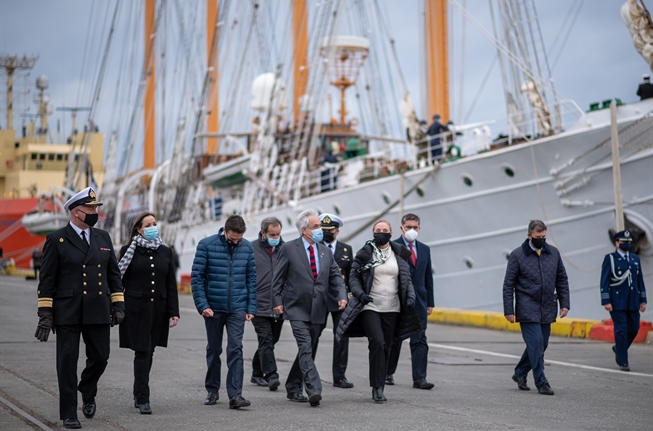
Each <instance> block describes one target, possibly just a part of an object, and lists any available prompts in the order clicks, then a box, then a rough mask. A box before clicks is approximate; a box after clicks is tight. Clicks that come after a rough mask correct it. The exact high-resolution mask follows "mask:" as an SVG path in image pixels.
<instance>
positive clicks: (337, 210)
mask: <svg viewBox="0 0 653 431" xmlns="http://www.w3.org/2000/svg"><path fill="white" fill-rule="evenodd" d="M333 211H335V213H336V215H340V205H338V204H333Z"/></svg>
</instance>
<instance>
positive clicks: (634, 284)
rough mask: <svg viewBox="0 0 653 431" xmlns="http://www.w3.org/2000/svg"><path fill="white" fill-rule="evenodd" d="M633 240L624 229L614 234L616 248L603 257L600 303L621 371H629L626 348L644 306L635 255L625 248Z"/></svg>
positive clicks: (644, 296) (628, 247)
mask: <svg viewBox="0 0 653 431" xmlns="http://www.w3.org/2000/svg"><path fill="white" fill-rule="evenodd" d="M632 242H633V239H632V235H631V233H630V231H628V230H622V231H621V232H617V233H616V234H615V235H614V243H615V245H616V246H617V250H616V251H615V252H614V253H610V254H607V255H606V256H605V258H603V267H602V269H601V305H603V308H605V309H606V310H608V311H609V312H610V316H611V317H612V322H613V323H614V340H615V345H614V346H612V351H613V352H614V353H615V360H616V361H617V365H619V369H620V370H621V371H630V367H629V366H628V348H629V347H630V345H631V344H632V342H633V340H634V339H635V337H636V336H637V332H639V313H640V312H644V311H645V310H646V289H645V288H644V276H643V274H642V265H641V262H640V260H639V256H637V255H636V254H632V253H630V252H629V250H630V246H631V244H632Z"/></svg>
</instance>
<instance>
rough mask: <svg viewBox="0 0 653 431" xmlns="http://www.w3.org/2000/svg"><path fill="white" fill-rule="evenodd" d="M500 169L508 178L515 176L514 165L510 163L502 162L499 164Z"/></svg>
mask: <svg viewBox="0 0 653 431" xmlns="http://www.w3.org/2000/svg"><path fill="white" fill-rule="evenodd" d="M501 170H502V171H503V173H504V174H505V176H507V177H508V178H513V177H514V176H515V167H514V166H512V165H509V164H507V163H504V164H503V165H501Z"/></svg>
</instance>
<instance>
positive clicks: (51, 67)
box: [0, 0, 653, 135]
mask: <svg viewBox="0 0 653 431" xmlns="http://www.w3.org/2000/svg"><path fill="white" fill-rule="evenodd" d="M125 1H126V2H127V4H128V5H130V6H129V7H132V8H133V7H135V5H134V2H135V1H136V0H125ZM279 1H287V0H279ZM311 1H312V0H311ZM379 1H380V2H381V3H382V4H383V6H384V7H385V8H386V11H387V14H388V16H389V18H390V19H389V21H390V26H391V31H392V33H393V36H394V38H395V40H396V46H397V48H398V49H397V51H398V57H399V63H400V67H401V70H402V73H403V74H404V76H405V77H406V84H407V86H408V90H409V92H410V93H411V95H412V97H413V101H414V104H415V108H416V111H417V113H418V116H419V117H421V118H424V117H426V116H427V114H426V112H425V110H424V103H423V102H424V98H423V95H422V94H421V92H422V89H421V87H422V85H421V83H420V76H421V74H420V68H421V64H420V58H421V52H420V46H421V41H420V37H421V36H420V34H419V32H420V29H421V25H420V23H421V19H422V18H421V17H420V4H421V2H420V1H418V0H402V1H394V0H379ZM579 2H581V0H574V1H571V0H535V5H536V7H537V11H538V15H539V22H540V24H541V29H542V34H543V38H544V40H545V45H546V46H547V48H549V47H550V46H551V44H552V41H553V40H555V39H556V37H558V35H559V33H560V31H561V26H562V23H563V22H564V20H565V18H566V17H567V15H568V14H569V12H570V6H571V5H572V4H580V3H579ZM110 3H111V4H112V3H113V2H110ZM110 3H109V2H107V1H105V0H58V1H51V0H21V1H16V0H0V53H1V54H3V55H36V56H38V61H37V63H36V66H35V67H34V69H33V70H32V71H31V73H30V76H29V80H30V83H29V88H30V89H31V93H30V95H29V102H30V103H29V105H31V106H32V107H31V111H30V112H35V108H34V105H33V104H32V103H31V100H32V99H33V97H34V95H35V94H36V90H35V89H34V82H35V81H36V77H37V76H39V75H41V74H45V75H47V76H48V77H49V81H50V87H49V89H48V92H49V95H50V100H51V105H52V106H53V107H62V106H68V107H70V106H89V105H90V99H91V98H90V89H91V88H92V87H93V78H92V75H93V74H92V73H90V72H89V67H91V66H88V64H89V63H90V64H91V65H92V66H93V67H96V65H97V64H99V59H100V55H99V50H96V51H93V50H89V49H87V48H88V47H98V46H100V45H101V44H100V41H99V40H98V38H99V37H101V36H102V35H106V34H108V31H107V29H106V27H103V26H106V22H104V21H100V20H90V19H89V17H90V16H91V9H92V8H95V16H97V15H98V13H97V11H98V10H100V11H102V10H104V11H105V12H104V14H105V15H106V14H107V13H109V12H110V7H109V5H110ZM456 3H458V4H461V5H464V6H465V7H466V8H467V10H468V11H469V12H470V13H471V14H472V15H473V16H474V18H475V19H476V20H478V21H479V22H480V23H481V24H482V25H483V26H484V27H485V28H486V29H487V30H489V31H490V32H491V31H492V23H491V21H490V19H489V13H488V1H487V0H457V1H456ZM623 3H624V1H623V0H584V1H582V7H581V8H580V12H579V14H578V17H577V19H576V20H575V21H574V25H573V27H572V28H571V31H570V32H569V35H568V37H565V36H564V35H562V36H560V37H559V40H558V42H559V43H558V44H557V47H559V46H560V45H561V44H560V41H562V40H565V45H564V49H562V50H561V51H560V50H559V49H555V50H552V51H551V55H550V57H549V61H550V63H552V64H553V63H554V61H555V59H557V61H556V62H555V67H554V68H553V78H554V83H555V86H556V90H557V91H558V93H559V94H561V95H562V96H563V97H564V98H565V99H572V100H574V101H575V102H576V103H577V104H578V106H579V107H580V108H581V109H583V110H587V109H588V108H589V104H590V103H591V102H598V101H602V100H605V99H610V98H620V99H621V100H622V101H623V102H630V101H635V100H637V96H636V95H635V92H636V90H637V85H638V84H639V82H640V81H641V75H642V74H643V73H647V72H650V71H649V68H648V65H647V64H646V62H645V61H644V60H643V58H642V57H641V56H640V55H639V54H638V53H637V52H636V51H635V49H634V47H633V43H632V39H631V38H630V35H629V33H628V30H627V28H626V26H625V24H624V22H623V21H622V19H621V16H620V13H619V10H620V7H621V5H622V4H623ZM236 4H237V3H236ZM645 4H646V5H647V7H648V8H649V10H653V0H645ZM136 6H137V5H136ZM449 11H450V23H451V24H452V27H453V29H451V28H450V30H451V33H452V34H454V35H455V34H459V35H460V34H462V33H461V32H460V30H461V29H462V28H463V26H464V27H465V28H466V32H465V36H464V40H463V38H462V36H453V37H452V40H451V41H450V45H451V47H452V49H451V50H450V82H451V87H450V99H451V115H452V118H453V119H454V120H455V121H456V122H457V123H458V124H460V123H462V122H463V120H467V122H478V121H485V120H491V119H496V118H502V117H505V115H506V114H505V104H504V96H503V92H502V90H501V85H500V84H501V75H500V70H499V67H498V65H496V64H495V66H494V67H493V68H492V69H491V71H490V74H489V79H488V81H487V84H486V85H485V86H484V87H481V83H482V81H483V78H484V76H485V75H486V73H488V70H489V66H490V64H491V63H492V59H493V57H494V55H495V52H496V49H495V48H494V46H493V45H492V44H491V43H490V42H489V41H488V39H487V38H486V37H485V36H483V35H482V34H481V32H479V31H478V30H476V29H475V28H474V27H473V26H472V24H471V23H470V22H466V23H465V24H463V19H462V17H461V15H460V13H459V12H458V10H457V8H456V7H455V6H453V5H450V7H449ZM99 15H102V14H99ZM105 21H108V20H105ZM94 26H95V27H97V28H93V27H94ZM89 28H90V30H89ZM104 37H106V36H104ZM89 39H90V40H89ZM117 49H123V48H122V46H120V45H119V46H118V48H117ZM85 51H89V52H87V53H86V59H85V57H84V53H85ZM93 63H94V64H93ZM463 63H464V66H465V67H464V69H463V68H462V67H461V65H462V64H463ZM118 67H119V65H117V64H113V65H110V68H111V69H112V70H114V71H115V69H116V68H118ZM1 78H2V79H1V80H0V82H2V83H3V84H4V82H5V77H4V75H3V76H2V77H1ZM18 89H20V86H19V88H18ZM1 91H2V96H3V99H2V100H3V102H2V103H4V93H5V90H4V89H1ZM103 91H104V92H103V99H102V100H101V105H102V106H101V109H100V110H99V112H98V117H97V123H98V124H99V125H100V127H101V128H102V126H103V125H107V124H112V120H111V118H112V115H115V112H113V111H114V110H116V109H119V108H116V107H112V105H111V102H112V100H113V99H112V98H113V95H112V89H111V87H109V89H108V90H103ZM461 96H462V98H461ZM475 99H478V101H477V102H476V104H475V106H474V107H473V109H472V105H473V103H474V100H475ZM1 112H2V117H0V125H1V126H2V127H3V128H4V127H6V125H5V123H6V119H5V115H6V114H5V112H6V111H5V109H4V107H2V111H1ZM15 117H16V116H15ZM20 121H24V119H20V118H17V119H16V121H15V123H14V127H16V128H17V127H19V126H20ZM57 122H59V123H60V124H61V128H62V132H63V133H64V134H65V133H67V132H68V130H69V128H70V116H69V114H63V113H61V112H56V111H55V112H54V113H53V115H52V116H51V117H50V127H51V130H53V131H55V132H56V127H57V126H56V125H57ZM501 127H502V126H501V125H496V126H493V129H492V132H493V134H495V135H496V134H498V133H499V132H501V131H502V130H500V129H501ZM103 131H104V132H108V131H107V130H103ZM55 135H56V133H55Z"/></svg>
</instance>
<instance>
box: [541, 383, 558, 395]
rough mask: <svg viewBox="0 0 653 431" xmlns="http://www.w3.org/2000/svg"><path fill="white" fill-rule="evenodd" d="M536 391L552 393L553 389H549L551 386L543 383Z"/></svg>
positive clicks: (543, 393) (545, 393)
mask: <svg viewBox="0 0 653 431" xmlns="http://www.w3.org/2000/svg"><path fill="white" fill-rule="evenodd" d="M537 392H539V393H540V394H542V395H553V394H555V392H553V389H551V386H550V385H549V384H548V383H545V384H543V385H542V386H540V387H539V388H537Z"/></svg>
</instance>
